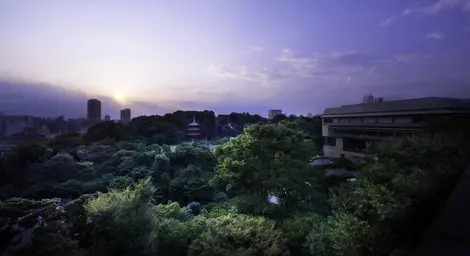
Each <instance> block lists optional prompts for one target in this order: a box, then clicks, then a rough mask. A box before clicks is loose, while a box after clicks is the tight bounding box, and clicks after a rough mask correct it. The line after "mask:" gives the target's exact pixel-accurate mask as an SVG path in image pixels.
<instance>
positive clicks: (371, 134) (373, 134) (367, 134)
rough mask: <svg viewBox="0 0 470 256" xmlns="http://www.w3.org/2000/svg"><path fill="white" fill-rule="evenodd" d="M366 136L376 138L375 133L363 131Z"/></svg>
mask: <svg viewBox="0 0 470 256" xmlns="http://www.w3.org/2000/svg"><path fill="white" fill-rule="evenodd" d="M364 135H366V136H377V131H364Z"/></svg>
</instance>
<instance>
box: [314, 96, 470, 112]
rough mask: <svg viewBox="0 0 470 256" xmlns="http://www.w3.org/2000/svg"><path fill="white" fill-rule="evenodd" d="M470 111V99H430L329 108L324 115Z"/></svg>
mask: <svg viewBox="0 0 470 256" xmlns="http://www.w3.org/2000/svg"><path fill="white" fill-rule="evenodd" d="M438 109H447V110H470V99H455V98H440V97H428V98H417V99H406V100H395V101H384V102H380V103H361V104H355V105H345V106H341V107H337V108H327V109H325V111H324V112H323V115H343V114H356V113H358V114H359V113H380V112H397V111H421V110H438Z"/></svg>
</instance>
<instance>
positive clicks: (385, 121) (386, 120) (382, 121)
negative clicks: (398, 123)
mask: <svg viewBox="0 0 470 256" xmlns="http://www.w3.org/2000/svg"><path fill="white" fill-rule="evenodd" d="M377 123H379V124H393V118H392V117H379V118H377Z"/></svg>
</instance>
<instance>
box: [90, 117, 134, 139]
mask: <svg viewBox="0 0 470 256" xmlns="http://www.w3.org/2000/svg"><path fill="white" fill-rule="evenodd" d="M107 138H111V139H115V140H116V141H122V140H125V139H127V138H129V127H128V126H127V125H126V124H123V123H116V122H114V121H108V122H103V123H99V124H97V125H94V126H92V127H90V128H88V131H87V133H85V135H83V140H84V141H86V142H88V143H92V142H97V141H100V140H103V139H107Z"/></svg>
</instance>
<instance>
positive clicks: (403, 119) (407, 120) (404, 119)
mask: <svg viewBox="0 0 470 256" xmlns="http://www.w3.org/2000/svg"><path fill="white" fill-rule="evenodd" d="M393 123H395V124H411V123H413V118H412V117H411V116H396V117H394V118H393Z"/></svg>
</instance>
